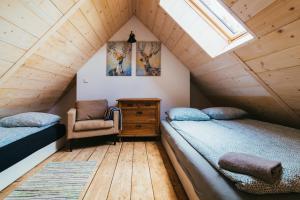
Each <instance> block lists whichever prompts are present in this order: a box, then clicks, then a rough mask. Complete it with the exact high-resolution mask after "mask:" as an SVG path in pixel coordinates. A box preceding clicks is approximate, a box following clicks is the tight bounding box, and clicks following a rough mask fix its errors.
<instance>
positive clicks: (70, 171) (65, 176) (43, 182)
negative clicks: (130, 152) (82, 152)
mask: <svg viewBox="0 0 300 200" xmlns="http://www.w3.org/2000/svg"><path fill="white" fill-rule="evenodd" d="M95 169H96V161H78V162H77V161H76V162H72V161H70V162H51V163H48V164H47V165H46V166H45V167H44V168H43V169H42V170H41V171H39V172H38V173H37V174H35V175H34V176H32V177H31V178H29V179H28V180H27V181H25V182H24V183H23V184H22V185H21V186H19V187H18V188H16V189H15V190H14V191H13V192H12V193H11V194H10V195H9V196H8V197H7V198H6V200H21V199H22V200H27V199H40V200H44V199H68V200H69V199H70V200H72V199H78V198H80V195H81V192H83V190H84V189H85V188H86V186H87V184H88V182H90V181H91V178H92V177H91V175H92V174H94V172H95Z"/></svg>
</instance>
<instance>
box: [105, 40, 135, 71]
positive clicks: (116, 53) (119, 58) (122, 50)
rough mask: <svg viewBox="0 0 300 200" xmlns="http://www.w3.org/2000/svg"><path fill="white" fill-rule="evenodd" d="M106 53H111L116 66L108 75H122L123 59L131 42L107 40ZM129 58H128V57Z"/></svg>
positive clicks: (129, 48) (128, 50) (129, 49)
mask: <svg viewBox="0 0 300 200" xmlns="http://www.w3.org/2000/svg"><path fill="white" fill-rule="evenodd" d="M107 45H108V46H107V53H108V54H110V55H112V56H113V58H114V59H115V60H116V66H113V68H112V69H111V70H110V71H109V72H108V73H109V75H110V76H123V75H125V73H124V66H123V64H124V59H125V58H126V56H128V53H129V52H130V51H131V44H129V43H127V42H109V43H108V44H107ZM129 59H130V58H129Z"/></svg>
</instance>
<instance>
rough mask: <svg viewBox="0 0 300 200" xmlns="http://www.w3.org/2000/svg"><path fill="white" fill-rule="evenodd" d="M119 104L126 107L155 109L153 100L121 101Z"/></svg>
mask: <svg viewBox="0 0 300 200" xmlns="http://www.w3.org/2000/svg"><path fill="white" fill-rule="evenodd" d="M119 106H121V107H122V108H126V109H156V108H157V104H156V103H155V102H122V103H121V104H120V105H119Z"/></svg>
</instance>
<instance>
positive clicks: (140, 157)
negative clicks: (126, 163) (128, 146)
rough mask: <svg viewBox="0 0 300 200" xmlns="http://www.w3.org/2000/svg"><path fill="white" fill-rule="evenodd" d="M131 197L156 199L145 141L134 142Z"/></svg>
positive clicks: (135, 198) (136, 199)
mask: <svg viewBox="0 0 300 200" xmlns="http://www.w3.org/2000/svg"><path fill="white" fill-rule="evenodd" d="M131 199H132V200H140V199H145V200H154V196H153V189H152V184H151V177H150V171H149V165H148V159H147V152H146V146H145V143H144V142H135V143H134V152H133V167H132V188H131Z"/></svg>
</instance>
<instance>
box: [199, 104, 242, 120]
mask: <svg viewBox="0 0 300 200" xmlns="http://www.w3.org/2000/svg"><path fill="white" fill-rule="evenodd" d="M202 111H203V112H204V113H206V114H207V115H208V116H210V117H211V118H212V119H220V120H222V119H223V120H228V119H239V118H243V117H245V116H246V115H247V114H248V113H247V112H246V111H244V110H242V109H239V108H234V107H211V108H205V109H202Z"/></svg>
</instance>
